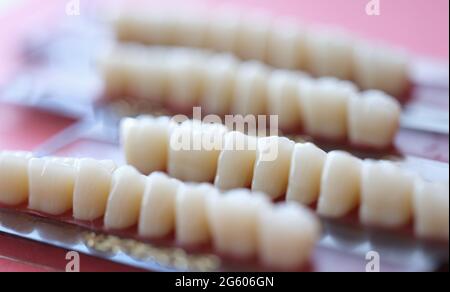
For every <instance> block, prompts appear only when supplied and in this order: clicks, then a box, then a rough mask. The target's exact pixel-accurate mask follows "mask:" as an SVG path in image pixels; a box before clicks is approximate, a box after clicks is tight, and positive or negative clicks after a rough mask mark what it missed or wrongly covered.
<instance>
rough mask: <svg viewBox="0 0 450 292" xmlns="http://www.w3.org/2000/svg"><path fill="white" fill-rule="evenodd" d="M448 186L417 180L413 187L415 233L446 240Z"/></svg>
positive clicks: (424, 236) (447, 227)
mask: <svg viewBox="0 0 450 292" xmlns="http://www.w3.org/2000/svg"><path fill="white" fill-rule="evenodd" d="M448 199H449V186H448V182H447V183H429V182H424V181H422V180H417V181H416V183H415V187H414V217H415V219H414V221H415V223H414V225H415V231H416V235H418V236H419V237H423V238H430V239H437V240H447V241H448V230H449V226H448V225H449V217H448V214H449V201H448Z"/></svg>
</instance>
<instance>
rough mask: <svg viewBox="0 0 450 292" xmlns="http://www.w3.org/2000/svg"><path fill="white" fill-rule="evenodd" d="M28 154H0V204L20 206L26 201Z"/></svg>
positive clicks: (4, 152)
mask: <svg viewBox="0 0 450 292" xmlns="http://www.w3.org/2000/svg"><path fill="white" fill-rule="evenodd" d="M31 157H32V155H31V153H29V152H6V151H3V152H0V204H5V205H12V206H14V205H20V204H23V203H25V202H26V201H27V200H28V164H29V162H30V159H31Z"/></svg>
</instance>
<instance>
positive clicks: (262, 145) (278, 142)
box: [252, 137, 295, 199]
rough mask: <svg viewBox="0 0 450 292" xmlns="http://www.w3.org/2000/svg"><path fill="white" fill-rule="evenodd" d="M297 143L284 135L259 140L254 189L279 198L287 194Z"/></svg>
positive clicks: (273, 197)
mask: <svg viewBox="0 0 450 292" xmlns="http://www.w3.org/2000/svg"><path fill="white" fill-rule="evenodd" d="M294 146H295V143H294V142H293V141H291V140H289V139H287V138H284V137H264V138H260V139H259V140H258V145H257V148H258V149H257V152H256V163H255V168H254V175H253V182H252V190H254V191H259V192H263V193H265V194H267V195H268V196H269V197H271V198H272V199H277V198H279V197H281V196H283V195H284V194H286V190H287V185H288V180H289V169H290V163H291V157H292V151H293V150H294Z"/></svg>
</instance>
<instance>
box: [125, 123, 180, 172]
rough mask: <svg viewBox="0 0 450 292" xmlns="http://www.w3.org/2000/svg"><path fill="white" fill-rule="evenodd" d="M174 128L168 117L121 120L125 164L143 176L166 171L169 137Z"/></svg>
mask: <svg viewBox="0 0 450 292" xmlns="http://www.w3.org/2000/svg"><path fill="white" fill-rule="evenodd" d="M174 126H175V123H173V122H171V120H170V119H169V118H168V117H160V118H152V117H150V116H148V117H143V118H140V119H132V118H125V119H123V120H122V123H121V140H122V141H121V144H122V147H123V149H124V151H125V157H126V161H127V163H128V164H130V165H132V166H134V167H136V168H137V169H138V170H139V171H140V172H142V173H144V174H149V173H151V172H154V171H164V170H166V165H167V159H168V158H167V155H168V153H167V152H168V148H169V135H170V131H171V129H172V128H173V127H174Z"/></svg>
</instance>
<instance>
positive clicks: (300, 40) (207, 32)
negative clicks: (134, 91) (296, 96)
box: [112, 12, 409, 96]
mask: <svg viewBox="0 0 450 292" xmlns="http://www.w3.org/2000/svg"><path fill="white" fill-rule="evenodd" d="M112 24H113V29H114V31H115V33H116V35H117V37H118V39H119V40H123V41H138V42H142V43H147V44H157V45H175V46H186V47H200V48H208V49H213V50H217V51H222V52H229V53H233V54H235V55H236V56H238V57H240V58H242V59H244V60H250V59H253V60H259V61H262V62H266V63H267V64H270V65H273V66H275V67H279V68H285V69H295V70H299V69H301V70H306V71H308V72H311V73H312V74H314V75H315V76H334V77H337V78H339V79H346V80H355V81H356V83H357V84H358V85H359V86H360V87H361V88H363V89H379V90H383V91H385V92H387V93H389V94H391V95H394V96H400V95H402V94H404V93H405V91H406V90H407V87H408V79H409V77H408V58H407V56H406V54H405V53H403V52H401V51H399V50H395V49H392V48H385V47H383V46H380V45H378V44H374V43H369V42H366V41H362V40H358V39H355V38H353V37H351V36H349V35H347V34H346V33H345V32H343V31H340V30H339V31H338V30H323V29H322V30H318V29H316V30H311V31H309V30H307V29H304V28H303V29H302V28H301V27H299V26H298V25H295V24H294V22H293V21H283V22H281V21H278V22H272V21H270V19H267V18H264V17H252V15H246V16H242V15H236V14H227V13H219V14H211V13H208V14H207V16H206V14H205V15H200V14H199V15H189V14H187V15H183V13H177V14H174V13H173V14H168V13H158V12H154V13H148V14H141V15H139V14H132V13H122V14H120V15H117V16H116V17H114V18H113V21H112Z"/></svg>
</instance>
